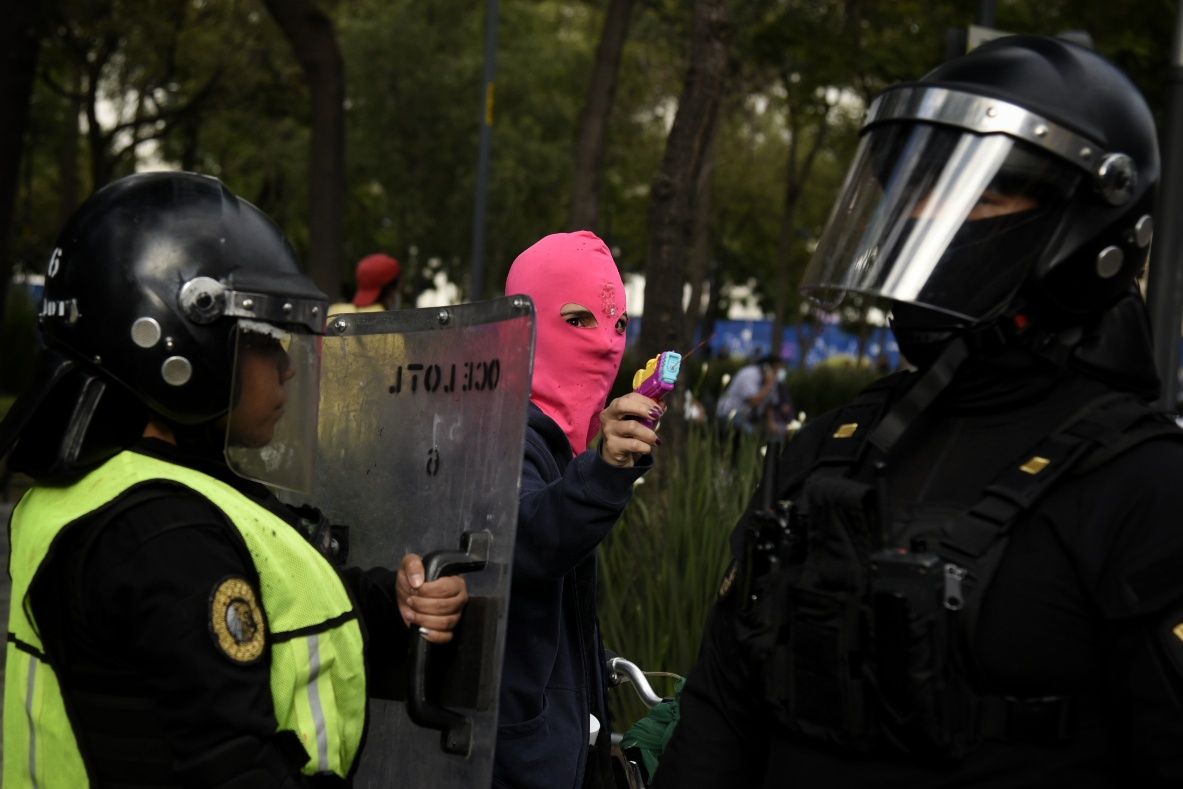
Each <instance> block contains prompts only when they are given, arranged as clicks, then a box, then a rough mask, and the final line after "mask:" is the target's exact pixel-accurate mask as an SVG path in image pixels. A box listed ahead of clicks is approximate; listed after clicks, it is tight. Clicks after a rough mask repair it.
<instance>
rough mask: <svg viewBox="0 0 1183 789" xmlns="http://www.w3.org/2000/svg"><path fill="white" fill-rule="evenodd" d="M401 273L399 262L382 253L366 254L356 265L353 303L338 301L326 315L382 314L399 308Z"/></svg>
mask: <svg viewBox="0 0 1183 789" xmlns="http://www.w3.org/2000/svg"><path fill="white" fill-rule="evenodd" d="M401 273H402V266H400V265H399V262H398V261H397V260H395V259H394V258H392V257H391V256H390V255H387V254H385V253H382V252H375V253H374V254H372V255H366V256H365V257H364V258H362V259H361V260H359V261H358V262H357V290H356V291H355V292H354V294H353V301H351V302H349V301H346V302H340V303H338V304H334V305H332V306H331V307H330V308H329V314H330V315H335V314H338V313H342V312H381V311H382V310H393V309H396V308H397V307H398V306H399V292H398V278H399V275H400V274H401Z"/></svg>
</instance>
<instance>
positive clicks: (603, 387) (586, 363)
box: [505, 230, 628, 455]
mask: <svg viewBox="0 0 1183 789" xmlns="http://www.w3.org/2000/svg"><path fill="white" fill-rule="evenodd" d="M505 293H506V294H507V295H514V294H518V293H524V294H526V295H527V296H529V297H530V298H531V299H533V300H534V309H535V311H536V319H537V334H536V343H535V346H534V380H533V382H532V386H531V388H530V400H531V401H533V403H534V404H535V405H536V406H538V407H539V408H541V409H542V412H543V413H544V414H546V415H547V416H549V417H550V418H551V419H553V420H554V421H555V422H556V423H557V424H558V425H559V427H561V428H562V429H563V432H564V433H566V435H567V440H568V441H570V442H571V449H572V451H574V452H575V454H577V455H578V454H579V453H581V452H583V450H585V449H586V448H587V445H588V442H589V441H591V438H592V436H594V435H595V434H596V433H597V432H598V431H599V429H600V420H599V414H600V411H601V410H602V409H603V408H604V404H605V402H607V400H608V392H609V391H611V389H612V384H613V382H614V381H615V380H616V373H617V372H618V371H619V370H620V361H621V359H622V358H623V357H624V340H625V338H624V334H623V333H620V332H618V331H617V329H616V324H617V322H618V321H619V320H620V319H621V317H623V316H624V314H625V311H626V310H627V308H628V307H627V305H626V304H625V293H624V283H623V282H622V281H621V279H620V272H619V271H618V270H617V268H616V261H615V260H613V259H612V253H611V252H609V251H608V247H607V246H605V245H604V242H603V241H601V240H600V238H599V236H597V235H596V234H595V233H592V232H590V231H588V230H580V231H578V232H575V233H554V234H552V235H549V236H545V237H544V238H542V239H541V240H539V241H538V242H537V243H535V244H534V245H533V246H531V247H530V248H529V249H527V250H526V251H525V252H523V253H522V254H520V255H518V257H517V260H515V261H514V262H513V265H512V266H510V267H509V276H508V277H507V278H506V280H505ZM567 304H578V305H580V306H582V307H584V308H586V309H587V310H589V311H590V312H591V313H592V315H594V316H595V318H596V324H597V325H596V326H595V327H594V328H584V327H579V326H572V325H571V324H569V323H567V322H566V321H565V320H564V319H563V317H562V315H561V314H560V311H561V310H562V309H563V307H564V306H565V305H567Z"/></svg>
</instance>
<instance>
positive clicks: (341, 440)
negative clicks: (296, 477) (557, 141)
mask: <svg viewBox="0 0 1183 789" xmlns="http://www.w3.org/2000/svg"><path fill="white" fill-rule="evenodd" d="M533 321H534V316H533V306H532V304H531V302H530V300H529V299H527V298H524V297H506V298H501V299H495V300H492V301H487V302H479V303H473V304H461V305H458V306H453V307H444V308H431V309H417V310H399V311H394V312H376V313H359V314H349V315H341V316H337V317H330V319H329V321H328V326H327V334H326V336H325V338H324V345H323V351H322V354H323V358H322V363H321V364H322V371H321V381H322V383H321V395H320V417H319V428H318V435H319V437H318V441H319V450H318V456H317V474H316V477H317V479H316V484H315V487H314V491H313V495H312V501H313V502H315V503H316V505H317V506H318V507H319V508H320V509H321V510H322V511H323V512H324V513H325V515H326V516H327V518H328V520H329V521H330V522H331V523H334V524H345V525H347V526H348V564H350V565H353V566H359V567H367V566H374V565H383V566H388V567H392V568H393V567H397V566H398V564H399V562H400V561H401V559H402V556H403V555H404V554H405V553H407V552H415V553H419V554H423V555H424V556H425V562H426V564H427V573H428V577H429V579H430V578H432V577H434V576H437V575H446V574H452V573H456V572H465V573H466V578H467V581H468V591H469V596H470V601H469V604H468V607H467V608H466V609H465V614H464V616H463V618H462V620H461V623H460V626H459V628H458V629H457V633H456V637H455V639H454V642H453V644H450V645H447V646H443V647H437V646H432V645H428V644H427V642H425V641H424V640H423V639H421V638H419V637H418V636H417V635H416V636H415V637H414V646H413V648H412V651H413V658H412V660H411V661H410V663H411V665H410V670H409V671H408V674H409V676H406V677H399V678H398V679H397V680H396V681H395V682H394V683H393V685H392V687H393V688H394V691H393V692H392V694H391V695H393V696H394V697H395V698H396V699H398V700H392V701H385V700H379V699H372V700H371V705H370V723H369V730H368V734H367V737H366V745H365V748H364V749H363V752H362V755H361V761H360V764H359V767H358V771H357V775H356V779H355V785H356V786H359V787H371V786H372V787H387V786H425V787H426V786H431V787H473V786H488V785H489V784H490V783H491V780H492V769H493V745H494V741H495V736H496V722H497V695H498V693H497V691H498V686H499V683H500V676H501V658H502V652H503V649H504V640H505V623H506V605H507V603H508V599H509V580H510V579H509V570H510V561H511V559H512V556H513V543H514V533H515V530H516V527H517V510H518V484H519V475H520V472H521V462H522V450H523V443H524V438H525V424H526V412H527V403H528V401H529V396H530V375H531V369H532V363H533V349H534V322H533ZM428 555H430V558H428Z"/></svg>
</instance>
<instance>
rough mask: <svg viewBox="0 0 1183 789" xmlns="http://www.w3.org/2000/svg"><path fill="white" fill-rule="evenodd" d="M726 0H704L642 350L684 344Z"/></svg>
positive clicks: (663, 178)
mask: <svg viewBox="0 0 1183 789" xmlns="http://www.w3.org/2000/svg"><path fill="white" fill-rule="evenodd" d="M727 27H728V23H727V3H726V0H697V2H696V3H695V6H694V25H693V31H692V34H691V37H692V40H691V46H690V66H689V68H688V70H687V72H686V82H685V85H684V86H683V89H682V96H681V98H680V99H679V101H678V112H677V115H676V116H675V117H674V125H673V127H672V128H671V129H670V134H669V137H668V138H667V140H666V147H665V154H664V156H663V157H662V162H661V169H660V171H659V172H658V174H657V177H656V178H655V179H654V182H653V189H652V193H651V195H650V202H649V252H648V255H647V258H646V261H645V315H644V319H643V322H642V324H641V338H640V350H641V353H642V355H643V356H652V355H654V354H656V353H658V352H660V351H664V350H668V349H671V348H675V349H676V348H684V347H685V346H686V343H687V341H688V340H689V337H687V336H686V334H685V326H684V313H683V309H682V285H683V283H684V282H685V281H686V270H685V265H686V264H685V261H686V257H687V247H688V246H689V244H690V238H691V225H692V219H693V201H694V188H695V186H696V184H697V181H698V175H699V172H700V170H701V168H702V164H703V161H704V159H705V158H706V152H707V149H708V148H709V147H710V141H711V137H712V136H713V135H714V131H715V119H716V117H717V116H718V109H719V101H720V99H721V97H722V95H723V82H724V78H725V76H726V69H727V48H726V42H725V38H726V35H727Z"/></svg>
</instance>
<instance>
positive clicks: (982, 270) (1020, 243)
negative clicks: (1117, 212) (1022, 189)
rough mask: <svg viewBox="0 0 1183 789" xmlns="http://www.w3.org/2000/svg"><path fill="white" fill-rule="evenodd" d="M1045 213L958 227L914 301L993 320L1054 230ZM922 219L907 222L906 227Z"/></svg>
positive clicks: (1020, 214) (1035, 211)
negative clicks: (946, 305) (956, 309)
mask: <svg viewBox="0 0 1183 789" xmlns="http://www.w3.org/2000/svg"><path fill="white" fill-rule="evenodd" d="M1049 213H1050V212H1049V211H1048V210H1047V209H1043V208H1034V209H1030V210H1027V211H1018V212H1015V213H1013V214H1005V215H1002V216H996V217H990V218H988V219H975V220H973V221H969V222H966V223H964V224H963V225H962V226H961V228H960V229H959V230H958V231H957V235H956V236H954V237H953V240H952V242H951V243H950V244H949V247H948V248H947V249H946V250H945V252H944V254H943V255H941V259H940V261H939V262H938V263H937V265H936V266H935V267H934V268H933V273H932V275H931V276H930V277H929V279H928V282H926V283H925V285H924V288H923V289H922V290H921V292H920V295H919V297H918V298H917V301H919V302H921V303H924V304H933V305H942V304H949V305H958V306H959V307H960V310H959V311H961V312H964V313H966V314H969V315H979V316H983V317H985V316H994V315H998V314H1000V313H1001V312H1002V311H1003V309H1004V308H1005V307H1006V305H1007V304H1008V303H1009V302H1010V300H1011V298H1012V297H1013V296H1014V294H1015V292H1016V291H1018V289H1019V286H1020V285H1022V283H1023V282H1024V281H1025V280H1026V279H1027V277H1028V276H1029V275H1030V273H1031V269H1032V268H1033V267H1034V265H1035V263H1036V261H1037V260H1038V258H1039V256H1040V255H1041V253H1042V252H1043V250H1044V246H1045V244H1046V242H1047V240H1048V237H1049V236H1050V235H1051V233H1052V232H1053V231H1054V229H1055V228H1054V227H1052V224H1051V223H1049V222H1047V221H1045V220H1046V219H1047V218H1048V215H1049ZM920 221H923V220H909V223H910V224H911V223H914V222H920Z"/></svg>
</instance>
